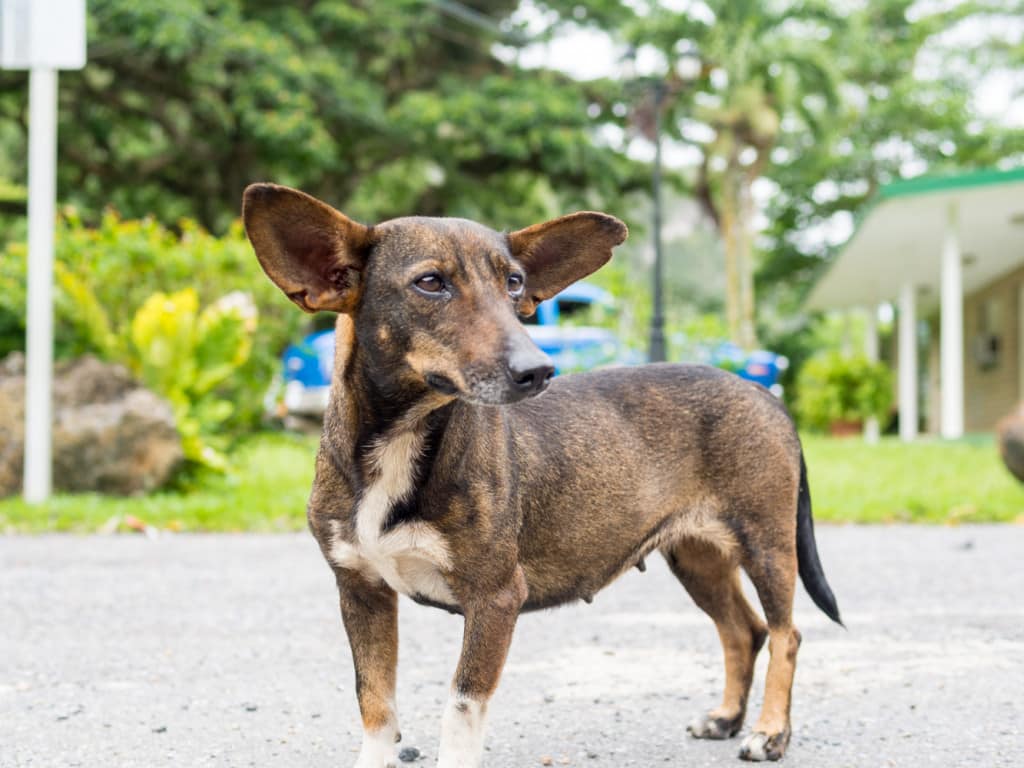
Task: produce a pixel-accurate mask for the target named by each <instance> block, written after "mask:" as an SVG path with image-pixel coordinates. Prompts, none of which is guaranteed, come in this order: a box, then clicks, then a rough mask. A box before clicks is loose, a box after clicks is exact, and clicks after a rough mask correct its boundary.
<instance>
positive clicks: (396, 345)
mask: <svg viewBox="0 0 1024 768" xmlns="http://www.w3.org/2000/svg"><path fill="white" fill-rule="evenodd" d="M242 215H243V219H244V221H245V229H246V232H247V233H248V235H249V239H250V241H251V242H252V245H253V248H254V249H255V251H256V256H257V257H258V258H259V261H260V264H261V265H262V266H263V269H264V271H265V272H266V273H267V275H268V276H269V277H270V279H271V280H273V281H274V282H275V283H276V284H277V285H278V287H279V288H281V290H282V291H284V292H285V294H286V295H287V296H288V298H290V299H291V300H292V301H294V302H295V303H296V304H298V305H299V307H301V308H302V309H304V310H305V311H307V312H319V311H332V312H344V313H346V314H348V315H350V316H351V317H352V319H353V321H354V323H355V332H356V338H357V339H358V341H359V345H360V349H361V350H362V351H363V352H364V353H365V354H366V355H367V359H368V360H369V361H371V363H372V364H373V368H374V370H375V373H376V374H377V375H383V376H386V377H388V378H389V379H391V380H392V381H394V382H400V383H403V384H405V383H417V384H420V385H422V386H424V387H427V388H429V389H433V390H435V391H438V392H441V393H442V394H446V395H453V396H457V397H462V398H465V399H466V400H470V401H472V402H477V403H484V404H491V405H499V404H503V403H511V402H515V401H517V400H521V399H523V398H525V397H529V396H531V395H536V394H539V393H540V392H542V391H543V390H544V389H545V387H546V386H547V383H548V381H549V380H550V378H551V375H552V372H553V368H552V365H551V360H550V359H549V358H548V357H547V355H545V354H544V353H543V352H541V350H540V349H538V348H537V346H536V345H535V344H534V343H533V341H532V340H531V339H530V337H529V335H527V333H526V331H525V329H524V328H523V326H522V324H521V323H520V322H519V321H518V319H517V317H516V315H517V314H519V315H522V316H529V315H531V314H533V312H534V310H535V309H536V307H537V304H538V303H540V302H541V301H543V300H544V299H548V298H551V297H552V296H554V295H555V294H556V293H558V292H559V291H561V290H562V289H563V288H565V287H566V286H568V285H569V284H571V283H573V282H575V281H576V280H579V279H580V278H582V277H585V276H586V275H589V274H590V273H591V272H593V271H594V270H596V269H597V268H598V267H600V266H602V265H603V264H604V263H605V262H607V261H608V259H610V258H611V255H612V248H613V247H614V246H616V245H618V244H619V243H621V242H622V241H623V240H625V238H626V226H625V225H624V224H623V223H622V222H621V221H619V220H618V219H616V218H614V217H612V216H608V215H605V214H603V213H593V212H581V213H574V214H571V215H569V216H563V217H562V218H560V219H555V220H553V221H549V222H546V223H544V224H537V225H535V226H532V227H528V228H526V229H521V230H519V231H517V232H512V233H508V234H505V233H499V232H495V231H494V230H491V229H488V228H487V227H484V226H482V225H480V224H476V223H474V222H472V221H466V220H464V219H434V218H418V217H411V218H402V219H394V220H391V221H387V222H384V223H382V224H378V225H376V226H372V227H367V226H364V225H362V224H359V223H357V222H355V221H352V220H351V219H349V218H347V217H346V216H344V215H343V214H342V213H340V212H339V211H336V210H335V209H334V208H332V207H330V206H329V205H327V204H326V203H323V202H320V201H319V200H317V199H315V198H313V197H310V196H309V195H306V194H304V193H302V192H299V191H297V190H294V189H289V188H287V187H280V186H277V185H273V184H254V185H252V186H250V187H249V188H248V189H246V191H245V198H244V203H243V214H242Z"/></svg>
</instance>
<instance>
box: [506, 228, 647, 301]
mask: <svg viewBox="0 0 1024 768" xmlns="http://www.w3.org/2000/svg"><path fill="white" fill-rule="evenodd" d="M627 234H629V230H628V229H626V225H625V224H623V223H622V222H621V221H619V220H618V219H616V218H615V217H614V216H609V215H608V214H605V213H595V212H593V211H580V212H579V213H571V214H569V215H568V216H562V217H561V218H560V219H553V220H551V221H547V222H545V223H543V224H534V225H533V226H532V227H527V228H526V229H520V230H519V231H517V232H511V233H509V235H508V246H509V250H510V251H511V252H512V255H513V256H514V257H515V258H516V260H518V261H519V262H520V263H521V264H522V265H523V267H524V268H525V269H526V286H525V290H524V293H523V298H522V299H520V300H519V307H518V311H519V314H520V315H523V316H524V317H529V316H530V315H532V314H533V313H534V310H536V309H537V305H538V304H540V302H542V301H544V300H545V299H550V298H551V297H552V296H554V295H555V294H556V293H558V292H559V291H561V290H562V289H563V288H565V287H567V286H569V285H571V284H572V283H574V282H576V281H577V280H580V279H581V278H584V277H586V276H587V275H589V274H590V273H591V272H594V271H596V270H597V269H598V268H600V267H602V266H604V264H605V263H606V262H607V261H608V259H610V258H611V257H612V248H614V247H615V246H616V245H618V244H619V243H621V242H622V241H623V240H625V239H626V235H627Z"/></svg>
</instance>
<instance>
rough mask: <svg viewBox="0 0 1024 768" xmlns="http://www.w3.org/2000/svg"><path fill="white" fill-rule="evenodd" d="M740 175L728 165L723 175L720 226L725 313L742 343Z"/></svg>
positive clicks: (735, 340)
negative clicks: (739, 260) (737, 193)
mask: <svg viewBox="0 0 1024 768" xmlns="http://www.w3.org/2000/svg"><path fill="white" fill-rule="evenodd" d="M736 191H737V184H736V175H735V173H734V171H733V169H732V168H731V167H730V168H728V169H727V170H726V171H725V173H724V174H723V175H722V189H721V204H720V206H719V208H720V214H721V216H720V220H719V223H720V226H721V229H722V245H723V247H724V250H725V316H726V320H727V322H728V325H729V340H730V341H732V342H733V343H734V344H741V345H742V342H741V339H742V335H741V328H740V308H741V306H742V301H741V298H740V273H739V263H738V256H739V248H740V246H739V239H740V238H739V229H738V224H739V221H738V219H739V210H738V207H739V206H738V202H739V201H738V199H737V195H736Z"/></svg>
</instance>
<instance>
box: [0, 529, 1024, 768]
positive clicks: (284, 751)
mask: <svg viewBox="0 0 1024 768" xmlns="http://www.w3.org/2000/svg"><path fill="white" fill-rule="evenodd" d="M818 541H819V548H820V550H821V554H822V560H823V562H824V566H825V572H826V573H827V574H828V577H829V580H830V581H831V583H832V586H833V588H834V590H835V593H836V595H837V597H838V599H839V604H840V608H841V609H842V612H843V617H844V619H845V621H846V623H847V626H848V629H846V630H844V629H842V628H840V627H837V626H835V625H833V624H831V623H830V622H829V621H828V620H827V619H826V618H825V617H824V616H823V615H822V614H821V613H820V612H818V611H817V609H816V608H814V606H813V605H812V604H811V602H810V600H809V598H807V596H806V595H805V594H804V593H803V592H802V591H801V592H800V594H799V596H798V602H797V609H796V622H797V626H798V627H799V628H800V629H801V631H802V632H803V637H804V643H803V647H802V648H801V651H800V656H799V661H798V668H797V676H796V685H795V692H794V703H793V713H792V714H793V723H794V735H793V740H792V743H791V745H790V748H789V753H788V755H787V756H786V758H785V761H784V763H783V764H784V765H788V766H790V768H809V767H811V766H813V767H814V768H826V767H827V768H844V767H846V766H857V767H863V768H879V767H881V766H908V767H909V766H913V767H914V768H918V767H925V766H943V768H948V767H949V766H971V767H972V768H988V767H990V766H1010V765H1014V766H1016V765H1018V764H1020V763H1021V762H1022V761H1024V699H1022V690H1024V526H991V527H956V528H926V527H868V528H865V527H831V526H819V528H818ZM648 566H649V567H648V571H647V573H639V572H638V571H631V572H630V573H629V574H628V575H626V576H625V577H623V578H622V579H620V580H619V581H618V582H617V583H615V584H613V585H612V586H611V587H610V588H608V589H607V590H605V591H604V592H601V593H599V594H598V595H597V597H596V599H595V600H594V603H593V605H589V606H588V605H584V604H580V605H574V606H570V607H564V608H561V609H556V610H552V611H546V612H543V613H539V614H531V615H527V616H524V617H523V618H522V619H521V620H520V623H519V626H518V628H517V633H516V639H515V642H514V644H513V647H512V651H511V653H510V656H509V660H508V664H507V666H506V669H505V674H504V678H503V680H502V684H501V686H500V687H499V689H498V693H497V694H496V696H495V698H494V699H493V701H492V704H491V707H490V725H489V728H488V733H489V736H488V753H487V758H486V761H485V764H486V765H487V766H489V768H524V767H526V766H539V765H545V764H551V765H556V766H557V765H574V766H588V767H590V766H593V767H594V768H597V767H599V766H601V767H604V766H662V765H666V766H667V765H678V766H738V765H740V763H739V762H738V760H737V758H736V754H737V750H738V748H739V739H734V740H732V741H727V742H705V741H695V740H693V739H691V738H689V737H688V736H687V735H686V732H685V726H686V723H687V722H689V721H690V720H691V718H692V717H693V716H694V715H696V714H698V713H700V712H703V711H704V710H706V709H708V708H710V707H713V706H715V705H716V704H717V701H718V697H719V695H720V690H721V686H722V681H723V669H722V662H721V656H720V650H719V645H718V639H717V635H716V633H715V631H714V629H713V625H712V624H711V622H710V620H709V619H707V618H706V617H705V616H704V615H703V614H702V613H701V612H700V611H699V610H698V609H697V608H696V607H695V606H694V605H693V604H692V603H691V602H690V600H689V598H688V597H687V595H686V594H685V592H683V590H682V588H681V587H680V586H679V585H678V584H677V582H676V581H675V580H674V579H673V578H672V576H671V575H670V574H669V572H668V569H667V568H666V567H665V565H664V563H663V562H661V560H660V558H656V557H651V558H649V560H648ZM400 613H401V629H400V632H401V638H402V640H401V660H400V666H399V690H398V704H399V712H400V716H401V721H402V732H403V734H404V737H405V738H404V740H403V745H404V746H412V747H416V748H417V749H419V750H420V751H421V752H422V755H423V757H422V758H421V760H420V761H419V762H416V763H413V764H412V765H420V766H430V765H433V757H434V755H436V749H437V741H438V729H439V723H440V714H441V709H442V706H443V703H444V700H445V697H446V694H447V690H448V687H449V680H450V677H451V674H452V672H453V671H454V668H455V663H456V660H457V654H458V649H459V644H460V634H461V619H460V618H459V617H455V616H449V615H448V614H446V613H444V612H441V611H437V610H433V609H429V608H424V607H421V606H417V605H415V604H413V603H412V602H411V601H408V600H405V599H403V601H402V604H401V608H400ZM766 661H767V654H765V653H762V657H761V660H760V662H759V664H758V671H757V675H756V677H755V693H754V696H753V702H752V708H753V709H754V710H755V712H753V713H752V714H751V716H750V718H749V722H751V723H752V722H753V719H754V717H755V716H756V708H758V707H759V706H760V699H761V691H762V688H763V682H764V669H765V664H766ZM746 732H747V731H746V729H744V731H743V733H746ZM359 733H360V731H359V720H358V715H357V709H356V704H355V692H354V685H353V674H352V666H351V661H350V658H349V655H348V648H347V643H346V641H345V638H344V634H343V631H342V628H341V622H340V619H339V616H338V609H337V599H336V596H335V593H334V581H333V577H332V576H331V574H330V571H329V570H328V568H327V566H326V565H325V563H324V562H323V560H322V559H321V556H320V553H319V550H318V549H317V547H316V545H315V544H314V542H313V540H312V538H311V537H310V536H308V535H306V534H296V535H283V536H269V535H234V536H232V535H223V536H195V535H166V536H161V537H159V538H156V539H148V538H146V537H144V536H141V535H140V536H96V537H76V536H43V537H0V766H3V767H4V768H7V766H40V767H45V768H62V767H63V766H102V767H103V768H114V767H117V768H120V767H124V768H128V767H130V766H139V767H140V768H151V767H154V766H275V767H277V766H284V767H285V768H289V767H291V766H296V767H298V766H302V768H320V767H321V766H323V767H325V768H326V766H331V767H332V768H351V766H352V764H353V763H354V762H355V756H356V751H357V749H358V746H359Z"/></svg>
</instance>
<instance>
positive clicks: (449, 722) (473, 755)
mask: <svg viewBox="0 0 1024 768" xmlns="http://www.w3.org/2000/svg"><path fill="white" fill-rule="evenodd" d="M525 601H526V578H525V577H524V576H523V572H522V569H520V568H519V567H516V570H515V572H514V573H513V574H512V576H511V578H510V579H509V581H508V582H507V583H506V584H505V585H504V586H503V587H502V588H501V589H500V590H498V592H497V593H493V592H490V591H488V593H487V594H482V595H478V596H477V597H476V598H475V599H474V600H473V602H472V603H470V604H469V605H465V606H464V613H465V615H466V624H465V629H464V632H463V637H462V655H461V656H460V657H459V667H458V669H457V670H456V672H455V680H454V681H453V683H452V690H451V694H450V695H449V699H448V704H447V706H446V707H445V711H444V716H443V718H442V720H441V749H440V750H439V752H438V757H437V766H438V768H478V766H479V765H480V761H481V758H482V756H483V749H484V724H485V719H486V716H487V702H488V700H489V699H490V697H491V694H493V693H494V689H495V688H497V686H498V678H499V677H501V668H502V667H503V666H504V665H505V657H506V656H507V655H508V648H509V645H510V644H511V643H512V632H513V630H514V629H515V626H516V619H517V618H518V616H519V610H520V608H522V606H523V603H524V602H525Z"/></svg>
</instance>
